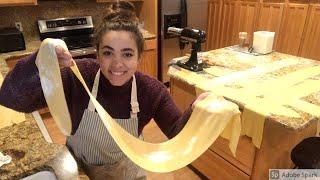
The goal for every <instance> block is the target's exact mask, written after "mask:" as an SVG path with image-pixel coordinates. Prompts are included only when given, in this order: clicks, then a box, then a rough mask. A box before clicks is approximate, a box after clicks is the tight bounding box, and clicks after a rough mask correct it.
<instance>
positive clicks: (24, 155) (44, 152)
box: [0, 114, 88, 180]
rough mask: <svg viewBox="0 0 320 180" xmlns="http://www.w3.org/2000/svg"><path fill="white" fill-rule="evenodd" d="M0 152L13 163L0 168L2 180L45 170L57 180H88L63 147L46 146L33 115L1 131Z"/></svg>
mask: <svg viewBox="0 0 320 180" xmlns="http://www.w3.org/2000/svg"><path fill="white" fill-rule="evenodd" d="M0 151H1V152H2V153H3V154H5V155H10V156H11V157H12V161H11V163H9V164H6V165H3V166H2V167H1V168H0V179H20V178H22V177H26V176H28V175H31V174H34V173H36V172H39V171H42V170H48V171H52V172H54V173H55V175H56V177H57V178H58V179H62V180H64V179H65V180H69V179H70V180H71V179H88V178H87V176H86V175H84V174H83V175H79V172H78V166H77V163H76V161H75V159H74V158H73V157H72V155H71V153H70V152H69V150H68V149H67V148H66V146H64V145H58V144H50V143H47V142H46V141H45V140H44V138H43V136H42V134H41V132H40V130H39V129H38V127H37V125H36V122H35V121H34V119H33V117H32V115H31V114H26V121H24V122H22V123H19V124H15V125H12V126H9V127H5V128H2V129H0Z"/></svg>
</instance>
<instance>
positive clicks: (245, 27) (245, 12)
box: [236, 1, 259, 42]
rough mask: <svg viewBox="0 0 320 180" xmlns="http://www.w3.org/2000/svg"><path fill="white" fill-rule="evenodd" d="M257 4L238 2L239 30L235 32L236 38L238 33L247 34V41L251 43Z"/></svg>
mask: <svg viewBox="0 0 320 180" xmlns="http://www.w3.org/2000/svg"><path fill="white" fill-rule="evenodd" d="M258 8H259V3H258V2H251V1H243V2H240V9H239V11H240V12H239V15H238V16H237V17H238V18H239V21H238V22H239V29H237V30H236V32H237V34H236V37H237V38H238V33H239V32H248V41H249V42H252V37H253V32H254V28H255V25H256V19H257V16H258Z"/></svg>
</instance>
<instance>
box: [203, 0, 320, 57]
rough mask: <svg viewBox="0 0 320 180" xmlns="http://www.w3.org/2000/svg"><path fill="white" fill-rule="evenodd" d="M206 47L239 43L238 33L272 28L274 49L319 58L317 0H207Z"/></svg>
mask: <svg viewBox="0 0 320 180" xmlns="http://www.w3.org/2000/svg"><path fill="white" fill-rule="evenodd" d="M208 3H209V4H208V22H207V44H206V50H211V49H218V48H222V47H226V46H231V45H235V44H237V43H238V33H239V32H242V31H244V32H248V42H249V43H252V40H253V32H255V31H272V32H275V39H274V44H273V49H274V50H276V51H279V52H282V53H287V54H292V55H296V56H303V57H306V58H311V59H316V60H320V53H319V52H320V51H319V50H318V49H319V47H320V22H319V18H320V7H319V6H320V5H319V1H318V0H309V1H305V0H259V1H258V0H209V1H208Z"/></svg>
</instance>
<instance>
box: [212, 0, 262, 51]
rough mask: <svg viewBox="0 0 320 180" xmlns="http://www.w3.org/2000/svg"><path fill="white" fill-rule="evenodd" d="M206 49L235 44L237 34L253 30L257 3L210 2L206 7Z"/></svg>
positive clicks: (225, 0)
mask: <svg viewBox="0 0 320 180" xmlns="http://www.w3.org/2000/svg"><path fill="white" fill-rule="evenodd" d="M208 8H209V9H208V23H207V24H208V27H207V36H208V37H207V39H208V41H207V49H208V50H210V49H217V48H222V47H225V46H230V45H234V44H237V41H238V34H239V32H242V31H244V32H248V34H249V38H250V39H252V34H253V31H254V28H255V20H256V18H257V15H258V8H259V3H258V2H257V1H233V0H211V1H209V5H208Z"/></svg>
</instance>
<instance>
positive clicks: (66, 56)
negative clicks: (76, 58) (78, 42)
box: [56, 46, 73, 68]
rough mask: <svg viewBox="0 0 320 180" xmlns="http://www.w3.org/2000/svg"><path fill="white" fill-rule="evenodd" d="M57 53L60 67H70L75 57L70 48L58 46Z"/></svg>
mask: <svg viewBox="0 0 320 180" xmlns="http://www.w3.org/2000/svg"><path fill="white" fill-rule="evenodd" d="M56 54H57V58H58V61H59V66H60V68H64V67H70V66H72V65H73V63H72V60H73V58H72V56H71V54H70V52H69V51H68V50H66V49H64V48H63V47H61V46H56Z"/></svg>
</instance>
